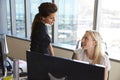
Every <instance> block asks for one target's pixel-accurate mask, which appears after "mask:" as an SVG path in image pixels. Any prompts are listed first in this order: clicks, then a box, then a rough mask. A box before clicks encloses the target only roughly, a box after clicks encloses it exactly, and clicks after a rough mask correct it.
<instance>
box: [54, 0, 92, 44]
mask: <svg viewBox="0 0 120 80" xmlns="http://www.w3.org/2000/svg"><path fill="white" fill-rule="evenodd" d="M56 4H57V5H58V8H59V9H58V17H57V23H56V25H55V27H57V28H56V29H55V30H56V33H55V34H56V35H55V40H54V41H55V43H58V42H59V43H63V44H69V45H75V43H76V40H78V39H81V37H82V36H83V34H84V32H85V31H86V30H88V29H92V26H93V12H94V0H56Z"/></svg>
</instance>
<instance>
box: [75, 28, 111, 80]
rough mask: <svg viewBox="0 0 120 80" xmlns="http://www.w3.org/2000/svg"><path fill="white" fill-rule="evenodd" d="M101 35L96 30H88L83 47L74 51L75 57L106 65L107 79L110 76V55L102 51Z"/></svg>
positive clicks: (83, 40)
mask: <svg viewBox="0 0 120 80" xmlns="http://www.w3.org/2000/svg"><path fill="white" fill-rule="evenodd" d="M101 39H102V38H101V36H100V34H99V33H98V32H96V31H91V30H88V31H86V32H85V34H84V36H83V38H82V40H81V48H78V49H76V50H75V51H74V59H76V60H81V61H86V62H89V63H91V64H101V65H104V66H105V80H107V78H108V71H109V70H110V60H109V57H108V55H106V54H105V53H104V52H103V51H102V46H101V45H102V42H101Z"/></svg>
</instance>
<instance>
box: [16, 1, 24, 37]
mask: <svg viewBox="0 0 120 80" xmlns="http://www.w3.org/2000/svg"><path fill="white" fill-rule="evenodd" d="M15 2H16V3H15V5H16V6H15V7H16V36H17V37H21V38H25V6H24V0H15Z"/></svg>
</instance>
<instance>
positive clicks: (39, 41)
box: [30, 22, 51, 54]
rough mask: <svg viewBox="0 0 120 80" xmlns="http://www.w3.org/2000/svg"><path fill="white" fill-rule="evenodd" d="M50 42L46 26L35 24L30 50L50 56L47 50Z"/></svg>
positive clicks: (39, 23)
mask: <svg viewBox="0 0 120 80" xmlns="http://www.w3.org/2000/svg"><path fill="white" fill-rule="evenodd" d="M50 42H51V40H50V37H49V35H48V30H47V26H46V25H45V24H43V23H41V22H36V23H35V25H34V29H33V32H32V35H31V45H30V46H31V47H30V50H31V51H34V52H39V53H42V54H50V52H49V49H48V46H49V44H50Z"/></svg>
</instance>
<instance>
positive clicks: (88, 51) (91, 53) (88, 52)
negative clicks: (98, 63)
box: [86, 50, 94, 60]
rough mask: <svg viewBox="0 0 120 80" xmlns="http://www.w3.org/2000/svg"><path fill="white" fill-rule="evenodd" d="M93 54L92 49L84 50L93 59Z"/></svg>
mask: <svg viewBox="0 0 120 80" xmlns="http://www.w3.org/2000/svg"><path fill="white" fill-rule="evenodd" d="M93 54H94V51H93V50H87V51H86V55H87V57H88V58H89V59H91V60H93Z"/></svg>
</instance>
